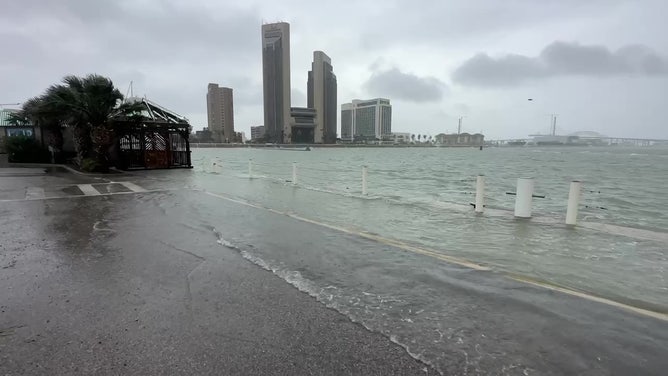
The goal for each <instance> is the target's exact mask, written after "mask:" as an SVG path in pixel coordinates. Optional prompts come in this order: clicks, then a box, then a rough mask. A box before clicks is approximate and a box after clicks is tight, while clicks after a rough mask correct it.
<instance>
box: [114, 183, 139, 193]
mask: <svg viewBox="0 0 668 376" xmlns="http://www.w3.org/2000/svg"><path fill="white" fill-rule="evenodd" d="M117 183H118V184H121V185H123V186H125V188H127V189H129V190H131V191H132V192H146V189H144V188H142V187H140V186H138V185H137V184H135V183H132V182H129V181H119V182H117Z"/></svg>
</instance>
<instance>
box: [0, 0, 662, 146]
mask: <svg viewBox="0 0 668 376" xmlns="http://www.w3.org/2000/svg"><path fill="white" fill-rule="evenodd" d="M0 9H2V12H1V13H0V45H1V46H2V52H1V53H0V103H14V102H23V101H25V100H26V99H28V98H30V97H33V96H36V95H39V94H41V93H42V92H43V91H44V89H45V88H46V87H48V86H49V85H51V84H54V83H57V82H59V81H60V80H61V79H62V77H64V76H65V75H70V74H75V75H85V74H89V73H98V74H101V75H104V76H107V77H110V78H111V79H112V80H113V81H114V83H115V85H116V86H117V87H118V88H119V89H120V90H121V91H122V92H123V93H124V94H126V93H128V88H129V84H130V82H133V90H134V94H135V95H140V96H146V97H147V98H148V99H150V100H152V101H155V102H157V103H158V104H160V105H162V106H164V107H167V108H169V109H171V110H173V111H175V112H177V113H179V114H182V115H184V116H186V117H187V118H188V119H189V120H190V122H191V124H192V125H193V127H194V128H195V129H201V128H203V127H205V126H206V122H207V119H206V90H207V84H208V83H209V82H215V83H218V84H220V85H222V86H227V87H231V88H233V90H234V110H235V114H234V115H235V129H236V130H237V131H243V132H246V135H247V136H250V127H251V126H254V125H260V124H262V122H263V109H262V61H261V52H262V51H261V48H262V46H261V35H260V29H261V25H262V24H263V23H271V22H278V21H283V22H289V23H290V29H291V35H290V39H291V40H290V43H291V76H292V77H291V84H292V85H291V86H292V106H305V105H306V81H307V72H308V70H309V69H310V66H311V62H312V59H313V51H314V50H322V51H324V52H325V53H327V54H328V55H329V56H330V57H331V59H332V65H333V66H334V73H335V74H336V76H337V80H338V104H339V105H340V104H342V103H346V102H350V101H351V100H352V99H369V98H375V97H383V98H388V99H390V101H391V103H392V116H393V118H392V130H393V131H395V132H410V133H416V134H418V133H419V134H427V135H436V134H438V133H452V132H455V131H456V129H457V122H458V119H459V118H460V117H462V125H463V131H466V132H470V133H474V132H482V133H484V134H485V136H486V139H511V138H524V137H527V135H529V134H535V133H547V132H548V131H549V129H550V118H551V115H552V114H556V116H557V132H558V133H560V134H568V133H571V132H576V131H595V132H599V133H602V134H604V135H608V136H614V137H646V138H661V139H668V111H666V110H665V108H664V107H665V105H666V104H667V103H668V101H667V100H668V32H667V31H668V27H666V26H665V20H664V17H665V15H666V14H668V1H665V0H588V1H582V0H541V1H536V0H504V1H501V0H448V1H442V0H421V1H401V0H385V1H382V2H380V1H376V0H370V1H367V0H359V1H346V0H339V1H328V2H319V1H298V0H284V1H257V0H256V1H253V0H249V1H248V0H247V1H243V2H240V1H204V0H189V1H170V0H129V1H125V0H119V1H95V0H59V1H47V0H22V1H13V0H0ZM528 99H532V100H531V101H529V100H528ZM5 107H9V108H11V106H5ZM339 122H340V119H339ZM339 129H340V128H339Z"/></svg>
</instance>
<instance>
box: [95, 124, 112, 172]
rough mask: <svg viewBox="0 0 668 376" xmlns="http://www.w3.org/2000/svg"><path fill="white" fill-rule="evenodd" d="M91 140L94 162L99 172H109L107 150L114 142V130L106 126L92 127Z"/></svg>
mask: <svg viewBox="0 0 668 376" xmlns="http://www.w3.org/2000/svg"><path fill="white" fill-rule="evenodd" d="M91 138H92V141H93V152H94V155H95V160H96V161H97V163H98V167H99V169H100V171H101V172H107V171H109V157H108V156H109V148H110V147H111V145H112V143H113V141H114V130H113V128H112V127H110V126H108V125H98V126H94V127H92V130H91Z"/></svg>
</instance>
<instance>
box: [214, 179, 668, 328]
mask: <svg viewBox="0 0 668 376" xmlns="http://www.w3.org/2000/svg"><path fill="white" fill-rule="evenodd" d="M203 192H204V193H206V194H208V195H210V196H213V197H217V198H220V199H223V200H226V201H230V202H234V203H237V204H241V205H245V206H250V207H252V208H256V209H263V210H267V211H269V212H271V213H275V214H280V215H285V216H288V217H290V218H294V219H296V220H299V221H303V222H307V223H311V224H314V225H318V226H322V227H325V228H329V229H332V230H336V231H340V232H343V233H346V234H352V235H357V236H361V237H363V238H367V239H370V240H375V241H377V242H379V243H382V244H386V245H390V246H394V247H396V248H399V249H403V250H406V251H409V252H413V253H417V254H421V255H425V256H430V257H433V258H436V259H439V260H443V261H446V262H449V263H452V264H456V265H460V266H464V267H467V268H471V269H475V270H491V269H490V268H488V267H485V266H482V265H478V264H475V263H473V262H470V261H467V260H462V259H459V258H456V257H451V256H446V255H443V254H440V253H438V252H436V251H434V250H431V249H428V248H422V247H416V246H412V245H410V244H406V243H404V242H401V241H398V240H394V239H388V238H384V237H381V236H378V235H371V234H368V233H364V232H359V231H354V230H350V229H346V228H343V227H339V226H335V225H330V224H327V223H323V222H318V221H314V220H312V219H308V218H304V217H301V216H298V215H296V214H293V213H288V212H282V211H279V210H275V209H271V208H267V207H264V206H262V205H259V204H255V203H251V202H248V201H244V200H239V199H235V198H232V197H227V196H223V195H219V194H216V193H212V192H207V191H203ZM503 276H504V277H505V278H508V279H511V280H513V281H516V282H520V283H525V284H528V285H531V286H535V287H540V288H544V289H548V290H551V291H558V292H561V293H564V294H568V295H572V296H577V297H579V298H582V299H586V300H589V301H593V302H598V303H602V304H606V305H608V306H612V307H617V308H621V309H625V310H627V311H631V312H635V313H638V314H641V315H644V316H648V317H653V318H656V319H659V320H663V321H668V314H666V313H664V312H656V311H652V310H649V309H645V308H640V307H635V306H632V305H628V304H625V303H621V302H618V301H615V300H611V299H606V298H602V297H600V296H596V295H591V294H588V293H585V292H581V291H576V290H571V289H568V288H565V287H561V286H556V285H551V284H548V283H545V282H541V281H537V280H533V279H531V278H529V277H524V276H520V275H510V274H505V275H503Z"/></svg>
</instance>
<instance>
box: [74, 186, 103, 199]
mask: <svg viewBox="0 0 668 376" xmlns="http://www.w3.org/2000/svg"><path fill="white" fill-rule="evenodd" d="M77 187H79V189H81V192H83V194H85V195H86V196H99V195H101V193H100V192H99V191H98V190H97V189H95V188H94V187H93V185H92V184H77Z"/></svg>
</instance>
